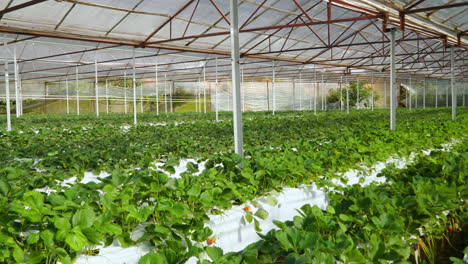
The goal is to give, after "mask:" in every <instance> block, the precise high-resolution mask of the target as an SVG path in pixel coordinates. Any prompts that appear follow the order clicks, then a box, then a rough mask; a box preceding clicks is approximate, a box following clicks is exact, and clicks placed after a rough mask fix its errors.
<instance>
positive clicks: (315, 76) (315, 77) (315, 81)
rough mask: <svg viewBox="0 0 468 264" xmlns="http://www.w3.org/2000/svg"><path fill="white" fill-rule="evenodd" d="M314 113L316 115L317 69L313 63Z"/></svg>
mask: <svg viewBox="0 0 468 264" xmlns="http://www.w3.org/2000/svg"><path fill="white" fill-rule="evenodd" d="M314 115H317V71H316V65H315V64H314Z"/></svg>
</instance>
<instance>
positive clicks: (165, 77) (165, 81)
mask: <svg viewBox="0 0 468 264" xmlns="http://www.w3.org/2000/svg"><path fill="white" fill-rule="evenodd" d="M164 113H166V114H167V72H165V73H164Z"/></svg>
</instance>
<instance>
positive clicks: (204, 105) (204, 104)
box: [171, 62, 206, 114]
mask: <svg viewBox="0 0 468 264" xmlns="http://www.w3.org/2000/svg"><path fill="white" fill-rule="evenodd" d="M205 66H206V62H205V64H204V65H203V111H204V112H205V114H206V67H205ZM172 88H173V87H172V86H171V112H172Z"/></svg>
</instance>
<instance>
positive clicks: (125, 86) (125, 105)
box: [124, 72, 127, 114]
mask: <svg viewBox="0 0 468 264" xmlns="http://www.w3.org/2000/svg"><path fill="white" fill-rule="evenodd" d="M124 108H125V109H124V112H125V114H126V113H127V72H124Z"/></svg>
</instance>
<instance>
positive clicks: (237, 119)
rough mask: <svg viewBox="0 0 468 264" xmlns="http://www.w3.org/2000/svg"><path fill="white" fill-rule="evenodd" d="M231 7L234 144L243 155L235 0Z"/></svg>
mask: <svg viewBox="0 0 468 264" xmlns="http://www.w3.org/2000/svg"><path fill="white" fill-rule="evenodd" d="M230 4H231V5H230V7H231V57H232V59H231V64H232V84H233V88H234V90H233V95H234V98H233V101H234V117H233V121H234V146H235V148H234V149H235V152H236V153H237V154H238V155H239V156H241V157H242V156H243V155H244V151H243V145H244V143H243V135H242V112H241V105H240V103H241V102H240V99H241V98H240V76H239V57H240V56H239V25H238V21H239V14H238V11H239V10H238V8H239V7H238V4H237V0H231V1H230Z"/></svg>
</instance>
